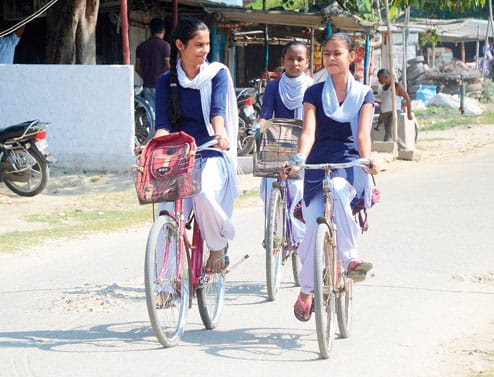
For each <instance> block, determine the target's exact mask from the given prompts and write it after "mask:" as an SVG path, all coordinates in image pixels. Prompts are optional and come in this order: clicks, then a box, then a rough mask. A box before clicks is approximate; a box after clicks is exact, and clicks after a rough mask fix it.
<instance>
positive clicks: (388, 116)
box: [376, 68, 413, 141]
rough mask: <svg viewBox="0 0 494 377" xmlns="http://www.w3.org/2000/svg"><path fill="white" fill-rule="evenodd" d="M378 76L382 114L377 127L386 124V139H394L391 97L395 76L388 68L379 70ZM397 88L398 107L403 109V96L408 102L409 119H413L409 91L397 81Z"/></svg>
mask: <svg viewBox="0 0 494 377" xmlns="http://www.w3.org/2000/svg"><path fill="white" fill-rule="evenodd" d="M377 78H378V80H379V84H381V85H382V87H380V88H379V97H380V98H381V115H380V116H379V120H378V121H377V127H376V129H379V127H380V126H381V125H384V141H393V132H392V126H393V102H392V99H391V96H392V89H391V84H392V83H393V78H392V77H391V73H390V72H389V71H388V70H387V69H386V68H382V69H380V70H379V71H378V72H377ZM395 89H396V98H395V101H396V109H397V110H398V111H399V110H400V109H401V99H400V97H403V98H404V99H405V102H406V107H407V117H408V120H412V119H413V114H412V101H411V100H410V97H409V96H408V93H407V91H406V90H405V88H404V87H403V86H402V85H400V84H399V83H397V82H395ZM397 116H398V114H397Z"/></svg>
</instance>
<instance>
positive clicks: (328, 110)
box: [290, 33, 378, 321]
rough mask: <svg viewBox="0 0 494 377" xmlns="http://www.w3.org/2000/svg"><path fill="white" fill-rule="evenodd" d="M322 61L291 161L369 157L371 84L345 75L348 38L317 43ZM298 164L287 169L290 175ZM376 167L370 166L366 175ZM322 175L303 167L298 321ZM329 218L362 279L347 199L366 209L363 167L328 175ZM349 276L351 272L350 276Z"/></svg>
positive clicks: (310, 273)
mask: <svg viewBox="0 0 494 377" xmlns="http://www.w3.org/2000/svg"><path fill="white" fill-rule="evenodd" d="M322 47H323V48H322V56H323V64H324V67H325V68H326V70H327V71H328V78H327V79H326V81H325V82H323V83H319V84H315V85H313V86H312V87H310V88H309V89H308V90H307V91H306V93H305V97H304V129H303V131H302V135H301V137H300V143H299V147H298V153H297V155H296V156H295V160H296V161H298V162H304V161H306V162H307V163H325V162H327V163H330V162H333V163H337V162H348V161H352V160H355V159H357V158H359V157H362V158H368V159H370V156H371V139H370V130H371V121H372V115H373V111H374V104H373V102H374V97H373V94H372V90H371V88H369V87H368V86H365V85H363V84H361V83H359V82H357V81H356V80H355V79H354V78H353V76H352V75H351V73H350V68H349V67H350V64H351V63H352V61H353V60H354V59H355V52H354V50H353V45H352V39H351V38H350V36H348V35H346V34H343V33H336V34H333V35H332V36H331V37H330V38H329V39H328V40H327V41H326V42H325V43H324V44H323V45H322ZM298 170H299V168H298V167H295V168H293V169H292V171H291V172H290V173H292V174H293V173H295V172H297V171H298ZM377 171H378V169H377V167H376V166H375V164H374V165H373V167H372V169H371V170H370V173H372V174H376V173H377ZM323 177H324V173H323V172H322V171H319V170H307V171H305V175H304V200H303V205H302V212H303V215H304V219H305V221H306V229H305V237H304V240H303V242H302V244H301V245H300V247H299V249H298V254H299V256H300V261H301V263H302V270H301V272H300V285H301V289H300V294H299V296H298V299H297V301H296V303H295V306H294V313H295V316H296V317H297V319H299V320H301V321H307V320H309V318H310V315H311V306H312V299H313V296H312V292H313V290H314V267H313V266H314V247H315V238H316V231H317V222H316V220H317V218H318V217H321V216H324V205H323V203H324V200H323V193H322V180H323ZM333 183H334V189H333V191H332V196H333V207H332V211H333V217H334V222H335V224H336V229H337V239H338V241H337V252H338V255H339V256H340V258H341V260H342V262H343V266H344V268H345V269H346V270H347V271H348V273H349V276H351V277H355V279H357V277H359V278H360V279H361V280H362V279H363V278H365V274H366V273H367V272H368V271H369V270H370V269H371V268H372V264H371V263H368V262H363V261H362V260H360V259H358V256H357V245H356V238H357V235H358V226H357V224H356V223H355V221H354V219H353V216H352V207H351V206H352V202H354V201H357V200H358V199H360V198H361V197H362V196H363V197H364V199H365V204H366V207H370V202H371V189H372V180H371V176H370V175H369V174H368V172H366V171H364V170H363V169H362V168H359V167H357V168H350V169H341V170H339V171H335V172H334V174H333ZM352 274H353V275H352Z"/></svg>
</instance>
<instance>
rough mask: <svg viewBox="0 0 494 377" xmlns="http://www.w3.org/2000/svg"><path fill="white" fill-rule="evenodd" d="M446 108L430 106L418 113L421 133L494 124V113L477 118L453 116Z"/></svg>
mask: <svg viewBox="0 0 494 377" xmlns="http://www.w3.org/2000/svg"><path fill="white" fill-rule="evenodd" d="M451 110H453V109H449V108H446V107H438V106H430V107H429V108H427V110H418V111H417V114H416V116H417V120H418V122H419V124H420V125H421V127H420V131H434V130H446V129H448V128H453V127H457V126H463V125H468V124H494V113H493V112H486V113H484V114H482V115H480V116H477V117H471V116H462V115H461V114H459V113H458V114H456V113H454V114H452V112H451Z"/></svg>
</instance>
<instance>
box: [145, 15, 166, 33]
mask: <svg viewBox="0 0 494 377" xmlns="http://www.w3.org/2000/svg"><path fill="white" fill-rule="evenodd" d="M149 27H150V28H151V34H157V33H161V32H162V31H163V30H165V21H163V20H162V19H161V18H153V19H152V20H151V22H150V23H149Z"/></svg>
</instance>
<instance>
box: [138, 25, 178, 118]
mask: <svg viewBox="0 0 494 377" xmlns="http://www.w3.org/2000/svg"><path fill="white" fill-rule="evenodd" d="M149 26H150V28H151V37H150V38H149V39H148V40H146V41H144V42H142V43H141V44H140V45H139V46H137V49H136V64H135V70H136V72H137V74H138V75H139V76H140V77H141V78H142V80H143V87H144V88H143V97H144V98H145V99H146V100H148V102H149V103H150V104H151V106H152V107H153V109H156V79H157V78H158V77H159V76H160V75H161V74H162V73H164V72H166V71H168V70H170V44H169V43H168V42H167V41H164V40H163V38H164V37H165V33H166V31H165V22H164V21H163V20H162V19H161V18H153V19H152V20H151V22H150V23H149Z"/></svg>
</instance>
